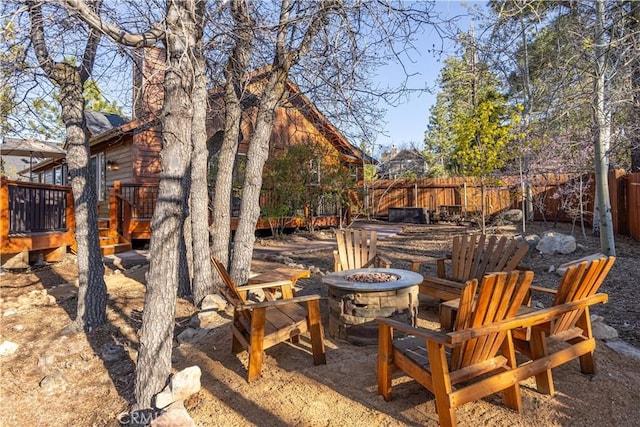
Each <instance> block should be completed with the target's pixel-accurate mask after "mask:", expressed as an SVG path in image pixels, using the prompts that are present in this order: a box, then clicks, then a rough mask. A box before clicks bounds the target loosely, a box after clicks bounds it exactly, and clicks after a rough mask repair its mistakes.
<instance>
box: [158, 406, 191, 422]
mask: <svg viewBox="0 0 640 427" xmlns="http://www.w3.org/2000/svg"><path fill="white" fill-rule="evenodd" d="M150 426H151V427H195V426H196V423H195V422H194V421H193V419H192V418H191V416H190V415H189V413H188V412H187V410H186V409H185V407H184V405H182V407H172V408H171V409H169V410H168V411H166V412H163V413H162V414H161V415H160V416H158V417H157V418H155V419H154V420H153V421H151V424H150Z"/></svg>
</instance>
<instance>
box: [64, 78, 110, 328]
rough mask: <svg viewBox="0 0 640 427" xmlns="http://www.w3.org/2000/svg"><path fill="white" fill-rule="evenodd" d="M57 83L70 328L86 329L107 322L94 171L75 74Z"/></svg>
mask: <svg viewBox="0 0 640 427" xmlns="http://www.w3.org/2000/svg"><path fill="white" fill-rule="evenodd" d="M61 67H64V68H66V69H67V73H66V77H67V79H66V81H65V82H64V83H62V84H61V86H60V104H61V106H62V120H63V122H64V123H65V124H66V131H67V139H66V145H65V146H66V148H67V165H68V168H69V174H70V175H71V190H72V191H73V200H74V211H75V217H76V229H75V238H76V243H77V245H78V251H77V262H78V285H79V289H78V310H77V314H76V319H75V321H74V326H73V328H74V329H76V330H85V331H90V330H91V329H93V328H95V327H97V326H100V325H102V324H104V323H106V321H107V315H106V307H107V287H106V285H105V282H104V264H102V254H101V252H100V243H99V241H98V218H97V217H98V203H97V199H96V186H95V182H96V179H95V173H96V171H95V170H92V169H91V168H90V167H89V165H90V157H91V156H90V149H89V138H88V136H87V134H86V133H85V131H84V129H86V123H85V120H84V96H83V94H82V87H83V85H82V82H81V79H80V77H79V75H78V73H77V72H76V71H75V70H74V69H73V68H72V67H70V66H66V65H61Z"/></svg>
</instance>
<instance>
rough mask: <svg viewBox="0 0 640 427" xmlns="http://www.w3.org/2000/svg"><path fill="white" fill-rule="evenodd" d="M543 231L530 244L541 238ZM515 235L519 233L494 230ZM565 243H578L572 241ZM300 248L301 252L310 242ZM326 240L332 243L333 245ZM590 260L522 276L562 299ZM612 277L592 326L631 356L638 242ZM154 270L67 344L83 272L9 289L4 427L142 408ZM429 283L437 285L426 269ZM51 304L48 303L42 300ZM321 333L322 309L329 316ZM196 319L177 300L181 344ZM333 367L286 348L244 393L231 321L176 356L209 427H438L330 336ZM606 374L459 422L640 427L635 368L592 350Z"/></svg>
mask: <svg viewBox="0 0 640 427" xmlns="http://www.w3.org/2000/svg"><path fill="white" fill-rule="evenodd" d="M543 229H544V228H543V226H542V225H541V224H534V225H532V226H529V227H528V230H527V232H532V233H537V232H541V231H543ZM466 231H468V229H467V228H465V227H462V226H457V225H453V224H451V225H442V224H438V225H430V226H417V225H412V226H404V227H403V231H402V233H400V234H397V235H395V236H391V237H389V238H386V239H384V240H382V241H380V242H379V246H380V251H381V252H383V253H384V254H385V255H386V256H387V257H389V258H391V260H392V261H393V266H394V267H397V268H403V267H405V268H406V267H408V262H409V261H410V260H411V259H413V258H415V257H416V256H420V257H435V256H442V255H443V254H444V253H445V252H446V251H447V248H448V246H449V244H450V241H451V237H452V236H453V235H454V234H456V233H464V232H466ZM494 231H496V232H499V233H501V234H514V233H517V232H518V230H516V227H514V226H507V227H501V228H500V229H498V230H494ZM560 231H564V232H570V230H569V229H568V228H566V227H563V228H561V229H560ZM308 237H310V236H308V235H304V234H301V235H298V236H295V237H293V238H295V239H297V240H298V241H300V240H304V239H305V238H308ZM325 237H326V233H325ZM578 243H579V244H580V245H581V247H580V248H579V249H578V250H577V251H576V252H575V253H573V254H570V255H560V256H558V255H555V256H546V257H542V256H540V255H539V254H537V252H536V251H533V250H532V251H530V253H529V255H528V256H527V258H526V259H525V262H524V264H525V265H527V266H528V267H529V268H530V269H532V270H533V271H534V272H535V274H536V276H535V277H536V278H535V282H536V284H538V285H546V286H550V287H553V286H554V285H557V283H558V281H559V278H558V276H557V275H556V274H555V273H550V272H548V271H549V269H550V266H552V265H553V266H555V267H557V266H558V265H559V264H561V263H563V262H565V261H569V260H572V259H576V258H580V257H582V256H585V255H588V254H591V253H595V252H598V247H599V244H598V241H597V239H596V238H594V237H591V236H588V238H587V239H586V241H585V240H584V239H583V238H582V237H578ZM616 244H617V251H618V254H619V256H618V258H617V261H616V265H615V266H614V268H613V270H612V271H611V273H610V274H609V276H608V278H607V280H606V281H605V283H604V284H603V286H602V288H601V290H602V291H604V292H606V293H608V294H609V297H610V300H609V303H608V304H606V305H601V306H599V307H597V308H596V309H595V310H593V312H594V313H595V314H599V315H601V316H603V317H604V322H605V323H606V324H608V325H610V326H613V327H614V328H616V329H617V330H618V332H619V334H620V338H621V339H622V340H624V341H625V342H626V343H629V344H632V345H634V346H635V347H640V324H639V323H640V316H639V315H638V312H639V308H638V307H639V304H640V286H639V282H640V280H639V279H640V273H639V269H638V262H640V242H637V241H634V240H631V239H627V238H624V237H619V238H617V241H616ZM291 257H292V258H293V260H294V261H295V262H297V263H301V264H303V265H305V267H306V266H309V265H312V266H316V267H319V268H320V269H321V270H322V271H327V270H330V269H331V268H332V254H331V251H330V250H323V251H318V252H311V253H297V254H296V256H291ZM277 266H282V264H278V263H277V262H274V261H272V260H270V259H257V258H256V259H254V264H253V270H254V271H256V272H262V271H268V270H269V269H272V268H275V267H277ZM146 271H147V267H136V268H131V269H129V270H125V271H112V270H108V271H107V276H106V281H107V286H108V291H109V302H108V318H109V322H110V323H109V324H108V325H106V326H103V327H101V328H98V329H96V330H94V331H92V332H90V333H89V334H71V335H65V334H63V333H62V330H63V329H64V327H65V326H67V325H68V324H69V322H70V320H71V319H72V318H74V317H75V306H76V298H75V297H74V296H73V290H74V287H73V285H69V283H71V284H73V283H74V282H75V280H76V278H77V269H76V266H75V264H74V260H73V259H72V258H71V257H69V259H68V260H66V261H65V262H62V263H58V264H55V265H51V266H46V267H40V268H32V269H31V270H30V271H27V272H18V273H15V272H13V273H10V272H5V273H3V274H2V275H1V276H0V284H1V287H0V290H1V300H0V308H1V310H2V317H1V318H0V319H1V323H0V342H3V341H5V340H8V341H12V342H15V343H17V344H18V345H19V347H18V349H17V351H16V352H15V353H14V354H12V355H5V356H0V363H1V365H0V378H1V380H0V392H1V398H2V404H1V405H0V425H2V426H36V425H37V426H69V425H76V426H103V425H110V426H117V425H118V424H119V421H118V416H119V415H120V414H123V413H126V412H127V411H128V410H129V408H130V404H131V402H132V399H133V395H134V379H135V372H134V366H135V365H134V360H135V359H136V349H137V342H138V340H137V335H136V331H137V329H138V328H139V327H140V322H141V310H142V308H143V307H142V305H143V297H144V283H145V280H144V277H145V273H146ZM422 272H423V274H432V275H433V274H435V267H431V266H428V265H425V266H424V268H423V270H422ZM298 285H299V289H298V292H299V293H300V294H314V293H317V294H320V295H322V296H324V297H326V290H325V288H324V285H323V284H322V281H321V275H320V274H318V273H314V274H312V276H311V278H309V279H302V280H300V281H299V282H298ZM44 291H46V292H44ZM322 309H323V315H324V319H323V320H324V322H325V330H326V326H327V323H326V317H327V313H326V300H323V302H322ZM195 312H196V310H195V309H194V308H193V306H192V305H191V304H190V303H189V302H188V301H183V300H179V303H178V308H177V318H176V332H177V333H180V332H182V331H183V330H184V329H186V328H187V327H188V324H189V319H190V318H191V317H192V316H193V314H194V313H195ZM436 318H437V304H436V302H435V301H432V300H430V299H429V298H425V299H424V300H422V301H421V305H420V311H419V324H420V325H421V326H425V327H437V324H436V323H434V320H435V319H436ZM325 342H326V347H327V364H326V365H323V366H313V363H312V358H311V354H310V343H309V341H308V340H306V339H303V340H301V342H300V343H299V344H297V345H290V344H281V345H278V346H276V347H274V348H272V349H270V350H268V351H267V353H266V358H265V362H264V366H263V377H262V378H261V379H259V380H258V381H256V382H254V383H252V384H248V383H247V382H246V381H245V378H246V366H247V356H246V354H240V355H238V356H237V355H235V354H233V353H231V351H230V328H229V323H228V321H227V322H225V323H223V324H221V325H220V326H218V327H216V328H213V329H209V330H204V331H203V332H202V335H200V336H199V338H198V339H197V340H194V341H192V342H191V343H186V342H178V341H176V342H175V345H176V346H175V348H174V354H173V362H174V368H175V370H176V371H177V370H180V369H184V368H186V367H188V366H193V365H197V366H199V367H200V368H201V370H202V378H201V381H202V388H201V390H200V392H199V393H198V394H197V395H196V396H194V397H193V398H191V399H189V400H188V401H187V409H188V411H189V414H190V415H191V416H192V417H193V419H194V421H195V422H196V424H197V425H202V426H245V425H260V426H276V425H297V426H332V425H339V426H373V425H382V426H395V425H425V424H426V425H435V424H437V415H436V412H435V405H434V399H433V396H431V395H430V394H429V393H428V392H427V391H426V390H425V389H423V388H422V387H420V386H419V385H417V384H416V383H415V382H413V381H410V380H409V379H407V378H406V377H398V379H397V380H394V398H393V400H392V401H391V402H385V401H384V400H383V399H382V398H381V397H380V396H378V395H377V393H376V373H375V364H376V348H375V347H362V346H353V345H351V344H348V343H345V342H342V341H337V340H334V339H332V338H331V337H329V336H326V340H325ZM109 344H120V345H123V346H124V347H125V349H126V353H125V357H124V358H121V359H119V360H115V361H108V360H107V359H106V358H105V357H104V356H103V355H104V354H105V353H104V349H105V346H107V345H109ZM596 358H597V374H596V375H593V376H589V375H583V374H581V373H580V371H579V368H578V363H577V361H573V362H571V363H569V364H566V365H563V366H561V367H559V368H557V369H555V370H554V379H555V385H556V389H557V395H556V396H555V397H553V398H551V397H549V396H545V395H541V394H538V393H537V392H536V391H535V388H534V382H533V380H531V379H529V380H527V381H525V382H523V411H522V413H521V414H517V413H515V412H513V411H511V410H509V409H507V408H506V407H505V406H504V405H503V404H502V398H501V396H500V395H494V396H491V397H489V398H485V399H482V400H480V401H477V402H472V403H469V404H466V405H464V406H463V407H461V408H459V409H458V410H457V414H458V420H459V423H460V425H468V426H477V425H492V426H536V427H539V426H556V425H557V426H560V425H561V426H565V425H575V426H593V425H599V426H626V425H629V426H631V425H638V423H639V421H638V420H640V405H639V404H638V402H639V401H640V360H639V359H638V358H637V357H630V356H625V355H622V354H619V353H618V352H616V351H614V350H612V349H611V348H609V347H608V346H607V345H605V343H604V342H602V341H600V342H598V346H597V350H596Z"/></svg>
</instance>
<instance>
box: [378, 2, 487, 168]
mask: <svg viewBox="0 0 640 427" xmlns="http://www.w3.org/2000/svg"><path fill="white" fill-rule="evenodd" d="M485 3H486V2H485V1H466V2H462V1H448V0H437V1H436V6H435V11H436V12H437V13H439V14H441V16H442V17H443V18H447V17H448V18H451V17H455V16H459V15H465V14H466V13H467V9H466V7H464V4H468V5H473V6H477V7H481V6H482V5H483V4H485ZM468 25H469V19H468V18H467V17H461V18H460V19H459V21H458V26H463V27H465V28H466V27H468ZM444 43H445V45H444V47H445V49H446V50H448V51H449V52H450V54H453V51H452V49H451V47H452V44H451V43H450V42H447V41H445V42H444ZM434 44H435V45H436V46H440V38H439V36H438V35H437V33H436V32H435V31H433V30H427V31H426V32H425V33H424V34H423V35H422V36H421V37H420V40H419V41H418V42H417V44H416V47H417V48H418V50H419V52H418V54H415V55H414V56H415V57H414V58H412V59H413V60H414V62H413V63H407V64H405V66H406V67H407V69H408V73H409V74H413V73H417V74H416V75H415V76H413V77H411V79H410V80H409V85H408V86H409V87H410V88H414V89H429V90H430V91H431V93H429V92H427V91H417V92H413V93H411V94H409V95H407V97H406V98H405V99H403V100H402V101H403V103H402V104H400V105H398V106H397V107H391V106H388V107H386V109H387V113H386V116H385V121H386V122H387V123H386V125H384V126H383V127H382V128H381V129H380V134H379V135H378V138H377V140H376V147H375V150H374V156H377V155H379V154H380V152H381V151H384V149H385V148H387V147H391V145H395V146H396V147H405V146H412V145H413V146H416V147H417V148H421V147H422V144H423V140H424V132H425V130H426V129H427V123H428V120H429V108H430V107H431V105H433V104H434V103H435V97H436V90H437V87H436V81H437V79H438V75H439V73H440V69H441V67H442V60H444V58H446V56H447V53H446V52H445V53H444V54H443V55H442V56H441V57H435V56H434V55H433V54H431V53H430V52H428V49H430V48H431V47H432V46H433V45H434ZM401 77H403V75H402V74H401V73H398V72H397V71H394V67H387V68H386V69H385V70H383V71H382V72H381V73H380V76H379V81H380V83H381V84H389V85H394V84H396V85H397V84H398V79H400V78H401Z"/></svg>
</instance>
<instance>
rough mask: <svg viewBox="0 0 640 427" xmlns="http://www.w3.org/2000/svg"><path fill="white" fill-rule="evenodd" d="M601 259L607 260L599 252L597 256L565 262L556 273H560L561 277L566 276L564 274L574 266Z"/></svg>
mask: <svg viewBox="0 0 640 427" xmlns="http://www.w3.org/2000/svg"><path fill="white" fill-rule="evenodd" d="M600 258H606V256H605V255H604V254H603V253H600V252H598V253H597V254H592V255H587V256H585V257H582V258H580V259H576V260H574V261H569V262H565V263H564V264H562V265H560V266H559V267H558V269H557V270H556V273H558V275H559V276H564V273H566V271H567V269H568V268H569V267H571V266H572V265H575V264H580V263H581V262H584V261H593V260H595V259H600Z"/></svg>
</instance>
